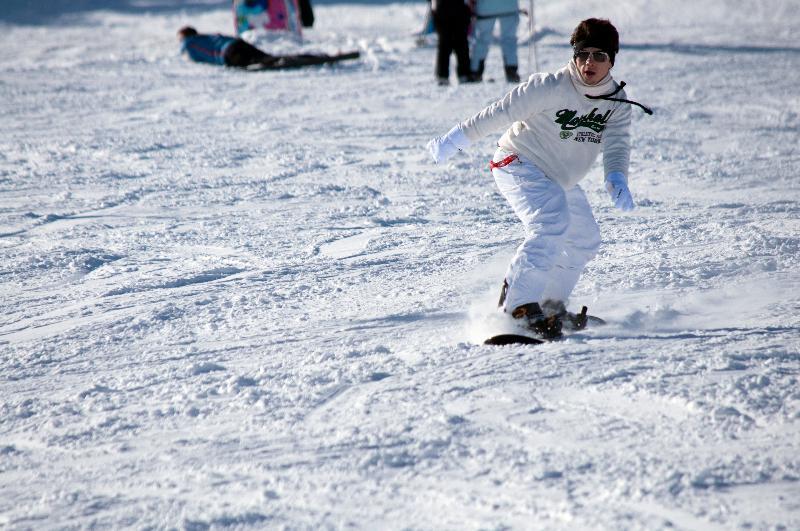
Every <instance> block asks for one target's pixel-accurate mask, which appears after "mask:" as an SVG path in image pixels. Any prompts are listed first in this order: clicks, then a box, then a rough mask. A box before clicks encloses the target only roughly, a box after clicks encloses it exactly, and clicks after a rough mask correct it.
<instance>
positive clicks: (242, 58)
mask: <svg viewBox="0 0 800 531" xmlns="http://www.w3.org/2000/svg"><path fill="white" fill-rule="evenodd" d="M223 59H224V60H225V66H234V67H239V68H247V67H248V66H253V65H258V66H259V70H260V69H265V70H280V69H283V68H298V67H301V66H312V65H321V64H325V63H330V62H332V61H336V60H338V59H337V58H336V57H332V56H330V55H313V54H301V55H270V54H268V53H265V52H262V51H261V50H259V49H258V48H256V47H255V46H253V45H252V44H250V43H248V42H245V41H243V40H242V39H236V40H235V41H234V42H232V43H230V44H229V45H228V47H227V48H225V53H224V56H223Z"/></svg>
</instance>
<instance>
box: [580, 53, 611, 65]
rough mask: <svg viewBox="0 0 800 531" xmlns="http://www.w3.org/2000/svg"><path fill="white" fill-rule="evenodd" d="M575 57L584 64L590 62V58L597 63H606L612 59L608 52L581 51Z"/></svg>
mask: <svg viewBox="0 0 800 531" xmlns="http://www.w3.org/2000/svg"><path fill="white" fill-rule="evenodd" d="M574 57H575V59H580V60H581V61H583V62H584V63H585V62H586V61H588V60H589V57H591V58H592V61H594V62H595V63H605V62H606V61H610V60H611V57H610V56H609V55H608V54H607V53H606V52H586V51H580V52H575V55H574Z"/></svg>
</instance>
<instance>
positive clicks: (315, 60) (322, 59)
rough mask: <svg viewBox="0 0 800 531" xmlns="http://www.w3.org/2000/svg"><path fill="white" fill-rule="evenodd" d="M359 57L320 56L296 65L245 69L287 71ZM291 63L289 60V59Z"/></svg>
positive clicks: (354, 54) (351, 54)
mask: <svg viewBox="0 0 800 531" xmlns="http://www.w3.org/2000/svg"><path fill="white" fill-rule="evenodd" d="M359 57H361V53H360V52H345V53H338V54H335V55H320V56H318V57H314V58H313V59H309V60H308V62H304V61H301V62H300V63H298V64H282V63H281V62H280V61H276V62H275V63H274V64H258V63H257V64H253V65H250V66H248V67H247V68H245V70H247V71H249V72H262V71H264V70H289V69H294V68H301V67H305V66H316V65H325V64H330V63H337V62H339V61H346V60H348V59H358V58H359ZM290 61H291V59H290Z"/></svg>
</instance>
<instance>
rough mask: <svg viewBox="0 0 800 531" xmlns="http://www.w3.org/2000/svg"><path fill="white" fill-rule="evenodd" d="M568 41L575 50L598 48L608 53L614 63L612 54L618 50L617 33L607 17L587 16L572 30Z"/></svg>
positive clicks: (615, 53)
mask: <svg viewBox="0 0 800 531" xmlns="http://www.w3.org/2000/svg"><path fill="white" fill-rule="evenodd" d="M569 43H570V44H571V45H572V49H573V50H574V51H575V52H579V51H581V50H582V49H583V48H600V49H601V50H603V51H604V52H606V53H607V54H608V55H609V57H610V58H611V64H614V56H615V55H617V52H619V33H617V28H615V27H614V25H613V24H612V23H611V21H610V20H608V19H605V18H587V19H586V20H584V21H582V22H581V23H580V24H578V27H576V28H575V31H573V32H572V37H570V39H569Z"/></svg>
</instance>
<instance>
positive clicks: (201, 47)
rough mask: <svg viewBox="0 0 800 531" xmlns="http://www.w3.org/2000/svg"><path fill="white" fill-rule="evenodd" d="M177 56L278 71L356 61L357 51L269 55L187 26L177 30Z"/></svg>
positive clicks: (242, 43) (224, 64)
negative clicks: (184, 55) (179, 48)
mask: <svg viewBox="0 0 800 531" xmlns="http://www.w3.org/2000/svg"><path fill="white" fill-rule="evenodd" d="M178 40H179V41H181V53H183V54H186V55H187V56H188V57H189V59H191V60H192V61H196V62H198V63H211V64H215V65H222V66H232V67H238V68H246V69H248V70H280V69H286V68H298V67H301V66H312V65H321V64H325V63H334V62H336V61H342V60H345V59H356V58H358V56H359V53H358V52H349V53H344V54H338V55H314V54H301V55H270V54H268V53H266V52H263V51H261V50H259V49H258V48H256V47H255V46H253V45H252V44H250V43H248V42H246V41H244V40H242V39H239V38H237V37H228V36H226V35H220V34H214V35H206V34H202V33H197V30H196V29H194V28H193V27H191V26H185V27H183V28H181V29H180V30H178Z"/></svg>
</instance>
